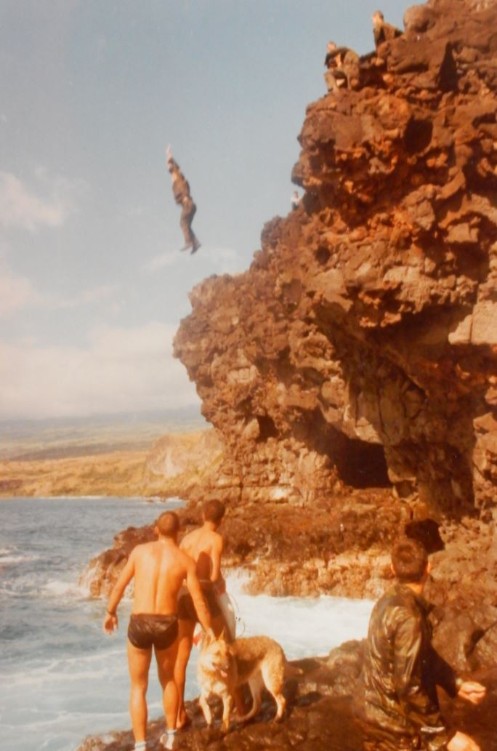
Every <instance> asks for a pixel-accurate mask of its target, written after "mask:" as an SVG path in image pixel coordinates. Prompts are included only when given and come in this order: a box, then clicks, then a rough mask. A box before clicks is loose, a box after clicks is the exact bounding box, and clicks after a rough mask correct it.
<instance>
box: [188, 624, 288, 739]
mask: <svg viewBox="0 0 497 751" xmlns="http://www.w3.org/2000/svg"><path fill="white" fill-rule="evenodd" d="M285 668H286V657H285V653H284V652H283V649H282V648H281V647H280V645H279V644H278V642H276V641H274V639H270V638H269V637H268V636H252V637H247V638H243V639H235V641H233V642H231V643H228V642H227V641H226V640H225V638H224V636H223V635H221V636H220V637H219V638H218V639H212V638H210V639H209V638H208V637H204V639H203V640H202V646H201V650H200V655H199V660H198V666H197V676H198V682H199V685H200V698H199V704H200V707H201V709H202V712H203V713H204V717H205V721H206V722H207V724H208V725H212V712H211V709H210V707H209V704H208V703H207V699H208V697H209V696H210V695H211V694H215V695H217V696H220V697H221V699H222V701H223V721H222V729H223V731H224V732H227V731H228V729H229V724H230V713H231V708H232V706H233V695H234V692H235V689H236V688H237V686H242V685H243V684H244V683H248V684H249V686H250V692H251V694H252V709H251V710H250V711H249V712H248V713H247V714H246V715H244V716H243V717H240V718H238V719H239V720H240V721H241V722H245V721H246V720H250V719H251V718H252V717H254V716H255V715H256V714H257V712H258V711H259V709H260V707H261V693H262V688H263V687H264V686H265V687H266V688H267V690H268V691H269V693H270V694H271V695H272V696H273V698H274V700H275V702H276V705H277V711H276V716H275V718H274V719H275V720H281V718H282V716H283V713H284V711H285V706H286V699H285V697H284V696H283V685H284V682H285Z"/></svg>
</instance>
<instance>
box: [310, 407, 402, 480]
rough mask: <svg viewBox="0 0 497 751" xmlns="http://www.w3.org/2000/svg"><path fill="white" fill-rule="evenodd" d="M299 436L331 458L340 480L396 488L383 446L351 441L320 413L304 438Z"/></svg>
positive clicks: (315, 416) (313, 418) (356, 440)
mask: <svg viewBox="0 0 497 751" xmlns="http://www.w3.org/2000/svg"><path fill="white" fill-rule="evenodd" d="M296 437H297V438H299V439H300V440H304V441H305V442H306V443H307V444H308V445H309V447H311V448H313V449H314V450H315V451H317V452H318V453H320V454H326V455H327V456H329V458H330V462H331V464H332V465H334V466H335V467H336V471H337V474H338V476H339V478H340V479H341V480H342V482H344V483H345V484H346V485H348V486H349V487H352V488H359V489H360V488H391V487H392V483H391V481H390V479H389V477H388V467H387V461H386V458H385V451H384V448H383V446H382V445H381V444H378V443H368V442H367V441H361V440H360V439H359V438H348V436H346V435H345V434H344V433H342V432H340V431H339V430H337V429H336V428H335V427H333V426H331V425H329V424H328V423H326V421H325V420H324V419H323V416H322V415H321V414H320V413H319V412H318V411H315V412H314V413H313V415H312V419H311V420H310V421H309V422H307V424H306V425H305V429H304V430H303V433H302V435H300V436H299V435H298V431H297V432H296Z"/></svg>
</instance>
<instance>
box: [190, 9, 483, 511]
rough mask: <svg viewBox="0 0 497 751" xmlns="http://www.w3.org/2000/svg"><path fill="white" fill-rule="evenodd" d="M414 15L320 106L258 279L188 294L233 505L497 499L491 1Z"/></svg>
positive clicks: (206, 398) (197, 356) (306, 128)
mask: <svg viewBox="0 0 497 751" xmlns="http://www.w3.org/2000/svg"><path fill="white" fill-rule="evenodd" d="M472 9H474V10H472ZM406 22H407V30H406V33H405V34H404V35H403V36H401V37H399V38H398V39H395V40H392V41H391V42H387V43H385V44H384V45H382V46H381V47H380V49H379V50H378V54H375V55H373V54H372V55H369V56H366V57H365V58H363V59H362V61H361V70H360V76H359V83H358V85H357V86H356V88H355V89H353V90H352V89H348V90H346V89H342V90H340V91H339V92H337V93H332V94H328V95H326V96H323V97H322V98H321V99H320V100H318V101H317V102H314V103H312V104H311V105H310V106H309V107H308V109H307V113H306V116H305V122H304V125H303V128H302V132H301V134H300V137H299V141H300V144H301V147H302V150H301V153H300V157H299V160H298V162H297V164H296V165H295V167H294V169H293V179H294V181H295V182H296V183H297V184H298V185H300V186H302V187H303V188H304V189H305V195H304V197H303V200H302V202H301V204H300V206H299V207H298V208H297V209H296V210H294V211H292V212H291V213H290V214H289V215H288V216H287V217H286V218H276V219H273V220H272V221H271V222H269V223H268V224H267V225H266V226H265V228H264V231H263V233H262V247H261V250H260V251H258V252H257V253H256V254H255V256H254V260H253V263H252V265H251V267H250V269H249V270H248V271H247V272H245V273H243V274H240V275H238V276H236V277H230V276H222V277H213V278H210V279H208V280H206V281H205V282H203V283H202V284H200V285H199V286H197V287H196V288H195V289H194V290H193V291H192V293H191V303H192V313H191V315H190V316H189V317H188V318H186V319H185V320H183V322H182V324H181V327H180V330H179V332H178V334H177V336H176V342H175V352H176V355H177V356H178V357H179V358H180V359H181V360H182V362H183V363H184V364H185V366H186V367H187V369H188V373H189V375H190V377H191V379H192V380H193V381H195V383H196V385H197V390H198V393H199V395H200V397H201V399H202V403H203V413H204V415H205V416H206V417H207V419H208V420H209V421H210V422H211V423H212V424H213V425H214V426H215V427H216V428H217V429H218V431H219V432H220V434H221V435H222V437H223V439H224V441H225V443H226V445H227V447H228V448H229V459H227V460H226V461H225V463H224V465H223V466H222V468H221V470H220V473H219V482H218V489H219V488H220V489H221V490H222V491H223V492H224V494H225V496H226V497H227V498H231V499H235V500H242V501H243V500H261V501H267V500H282V501H288V502H290V503H295V504H312V503H313V502H314V501H315V500H316V499H317V498H319V497H320V496H322V495H323V494H326V493H329V492H330V490H332V489H333V488H334V487H335V485H336V482H337V481H340V480H341V481H343V482H345V483H346V484H348V485H352V486H355V487H364V486H372V485H373V486H378V485H385V484H388V483H391V484H393V486H394V487H395V489H396V491H397V493H398V494H399V495H400V496H402V497H406V498H420V499H421V501H422V502H423V503H426V504H428V506H430V507H432V508H433V507H434V508H437V509H440V510H442V511H448V512H450V513H453V512H456V513H461V512H462V513H466V512H467V511H468V510H470V509H472V508H474V507H476V508H477V509H484V508H493V507H494V504H495V500H494V492H493V487H494V478H495V474H496V471H497V420H496V417H495V410H496V405H497V372H496V353H497V349H496V347H497V291H496V289H495V282H496V280H497V122H496V110H497V97H496V92H497V54H496V53H497V35H496V34H495V32H494V31H493V30H494V29H495V28H496V24H497V10H496V4H495V3H493V2H465V1H464V0H438V1H437V0H433V1H432V2H429V3H428V4H427V5H426V6H416V7H415V8H413V9H410V10H408V11H407V13H406Z"/></svg>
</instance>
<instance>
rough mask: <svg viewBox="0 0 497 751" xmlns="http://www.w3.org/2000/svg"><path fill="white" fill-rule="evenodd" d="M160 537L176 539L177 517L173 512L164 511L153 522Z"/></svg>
mask: <svg viewBox="0 0 497 751" xmlns="http://www.w3.org/2000/svg"><path fill="white" fill-rule="evenodd" d="M155 526H156V527H157V529H158V530H159V534H160V535H162V537H176V535H177V534H178V530H179V516H178V514H176V513H175V512H174V511H164V513H163V514H161V515H160V516H159V518H158V519H157V521H156V522H155Z"/></svg>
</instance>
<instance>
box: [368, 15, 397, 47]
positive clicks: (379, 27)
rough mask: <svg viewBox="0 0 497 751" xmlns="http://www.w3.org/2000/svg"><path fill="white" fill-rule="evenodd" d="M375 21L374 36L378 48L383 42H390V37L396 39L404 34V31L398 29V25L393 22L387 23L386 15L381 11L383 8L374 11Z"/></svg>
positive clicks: (373, 18)
mask: <svg viewBox="0 0 497 751" xmlns="http://www.w3.org/2000/svg"><path fill="white" fill-rule="evenodd" d="M372 21H373V37H374V44H375V47H376V49H378V47H379V46H380V45H381V44H383V42H388V41H390V39H396V37H400V36H402V31H401V30H400V29H398V28H397V27H396V26H392V24H391V23H387V22H386V21H385V16H384V15H383V13H382V12H381V10H376V11H375V12H374V13H373V16H372Z"/></svg>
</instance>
